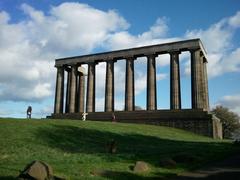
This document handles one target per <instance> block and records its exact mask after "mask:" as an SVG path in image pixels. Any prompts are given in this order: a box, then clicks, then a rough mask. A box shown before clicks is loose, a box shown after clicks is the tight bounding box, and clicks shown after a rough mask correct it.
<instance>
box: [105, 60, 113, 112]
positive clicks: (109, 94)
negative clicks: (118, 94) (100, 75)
mask: <svg viewBox="0 0 240 180" xmlns="http://www.w3.org/2000/svg"><path fill="white" fill-rule="evenodd" d="M111 111H114V61H107V65H106V84H105V112H111Z"/></svg>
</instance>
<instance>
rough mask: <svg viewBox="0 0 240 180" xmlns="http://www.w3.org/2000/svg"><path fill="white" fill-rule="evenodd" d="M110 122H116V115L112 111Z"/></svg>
mask: <svg viewBox="0 0 240 180" xmlns="http://www.w3.org/2000/svg"><path fill="white" fill-rule="evenodd" d="M112 122H116V116H115V114H114V113H112Z"/></svg>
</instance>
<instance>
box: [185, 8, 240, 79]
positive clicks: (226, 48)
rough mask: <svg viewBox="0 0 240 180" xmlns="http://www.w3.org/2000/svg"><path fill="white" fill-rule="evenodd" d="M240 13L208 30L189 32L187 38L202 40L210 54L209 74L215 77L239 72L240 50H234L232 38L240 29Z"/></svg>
mask: <svg viewBox="0 0 240 180" xmlns="http://www.w3.org/2000/svg"><path fill="white" fill-rule="evenodd" d="M239 19H240V12H237V13H236V14H235V15H234V16H232V17H229V18H224V19H222V20H220V21H219V22H217V23H215V24H213V25H211V26H210V27H209V28H208V29H206V30H202V29H200V30H189V31H187V32H186V34H185V37H187V38H201V40H202V41H203V44H204V46H205V47H206V49H207V53H208V74H209V77H215V76H219V75H222V74H224V73H228V72H239V71H240V61H239V48H237V49H234V47H233V44H232V38H233V36H234V33H235V31H236V30H237V28H239V27H240V21H239Z"/></svg>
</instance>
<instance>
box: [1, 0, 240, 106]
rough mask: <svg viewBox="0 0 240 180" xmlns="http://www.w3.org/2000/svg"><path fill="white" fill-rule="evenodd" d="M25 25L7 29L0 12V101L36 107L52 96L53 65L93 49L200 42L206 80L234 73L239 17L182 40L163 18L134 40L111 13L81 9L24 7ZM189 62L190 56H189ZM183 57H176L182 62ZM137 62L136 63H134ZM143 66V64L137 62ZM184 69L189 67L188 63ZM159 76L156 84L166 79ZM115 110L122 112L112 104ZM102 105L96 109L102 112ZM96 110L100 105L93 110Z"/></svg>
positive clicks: (142, 84)
mask: <svg viewBox="0 0 240 180" xmlns="http://www.w3.org/2000/svg"><path fill="white" fill-rule="evenodd" d="M21 9H22V11H23V12H24V13H25V19H24V20H21V21H19V22H18V23H11V22H10V16H9V14H8V13H7V12H4V11H2V12H0V54H1V58H0V63H1V71H0V100H1V101H3V100H4V101H6V100H12V101H41V100H43V99H45V98H47V97H49V96H52V95H53V93H54V87H55V75H56V72H55V69H54V59H55V58H57V57H65V56H70V55H80V54H85V53H90V52H93V51H94V50H95V49H97V48H105V49H106V50H114V49H121V48H129V47H136V46H143V45H152V44H157V43H164V42H171V41H177V40H181V39H186V38H196V37H200V38H201V39H202V41H203V43H204V45H205V46H206V49H207V51H208V61H209V64H208V70H209V75H210V76H211V77H214V76H219V75H221V74H223V73H227V72H236V71H237V72H239V71H240V68H239V64H240V61H239V57H240V48H235V49H234V47H233V45H232V38H233V36H234V32H235V30H236V28H239V27H240V25H239V24H240V23H239V16H240V12H237V13H236V15H234V16H232V17H229V18H225V19H223V20H221V21H219V22H217V23H216V24H214V25H211V26H210V27H209V28H207V29H205V30H202V29H196V30H189V31H187V32H186V34H185V35H183V36H182V37H169V35H168V34H169V28H168V25H167V22H168V19H167V18H166V17H162V18H158V19H157V20H156V22H155V23H154V24H153V26H151V27H150V28H149V30H148V31H146V32H142V33H140V34H137V35H133V34H131V33H129V32H128V28H129V26H130V25H129V23H128V22H127V21H126V20H125V19H124V18H123V17H122V16H120V15H119V14H118V12H117V11H115V10H108V11H102V10H98V9H95V8H93V7H91V6H89V5H86V4H81V3H73V2H72V3H62V4H60V5H59V6H52V7H51V8H50V10H49V12H43V11H40V10H36V9H34V8H33V7H31V6H29V5H27V4H23V5H22V6H21ZM188 57H189V56H188ZM186 58H187V56H186V55H185V54H184V55H181V56H180V60H181V61H183V60H184V59H186ZM169 61H170V60H169V55H163V56H159V57H158V58H157V65H158V66H166V65H168V64H169ZM138 62H139V61H138ZM140 63H142V65H145V66H146V61H141V62H140ZM183 63H185V64H186V67H188V66H189V61H188V62H185V61H183ZM123 72H125V63H123V61H122V62H117V63H116V64H115V73H116V75H117V77H116V78H115V81H116V82H115V83H116V84H117V87H118V88H117V89H116V94H121V93H123V92H124V87H125V76H124V73H123ZM105 73H106V70H105V63H99V64H98V66H97V93H98V96H99V97H98V99H99V101H98V104H99V103H100V104H102V105H103V100H101V98H103V96H104V88H105ZM166 76H167V75H166V74H158V75H157V79H158V80H162V79H164V78H166ZM145 88H146V72H145V71H144V72H143V71H142V69H141V68H139V69H135V93H136V94H139V93H141V92H142V91H143V90H145ZM117 102H118V105H116V107H119V108H120V107H122V103H123V102H122V101H121V100H117ZM102 105H101V106H102ZM97 106H99V105H97Z"/></svg>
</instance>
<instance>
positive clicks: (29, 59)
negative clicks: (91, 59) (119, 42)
mask: <svg viewBox="0 0 240 180" xmlns="http://www.w3.org/2000/svg"><path fill="white" fill-rule="evenodd" d="M21 9H22V10H23V11H24V13H25V14H26V18H25V19H24V20H22V21H20V22H19V23H10V22H9V20H10V16H9V14H8V13H6V12H4V11H2V12H0V26H1V28H0V42H1V43H0V54H1V58H0V63H1V71H0V100H12V101H39V100H42V99H44V98H46V97H49V96H51V95H52V94H53V87H54V86H55V75H56V74H55V68H54V59H55V58H57V57H60V56H66V55H67V54H71V53H73V52H75V51H76V52H78V53H86V52H90V51H92V50H93V49H94V48H96V47H99V46H101V44H102V43H103V42H104V41H105V40H106V38H107V37H108V36H109V35H110V34H111V33H115V32H117V31H120V30H124V29H126V28H128V27H129V24H128V23H127V21H126V20H125V19H124V18H123V17H121V16H120V15H118V13H117V12H116V11H113V10H109V11H107V12H105V11H101V10H98V9H94V8H92V7H90V6H88V5H86V4H80V3H62V4H60V5H59V6H53V7H52V8H51V9H50V11H49V13H48V14H46V13H45V12H42V11H39V10H36V9H34V8H33V7H31V6H29V5H27V4H22V5H21ZM75 55H76V54H75ZM100 68H101V67H100ZM102 69H103V68H102ZM101 76H102V74H100V77H101Z"/></svg>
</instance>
